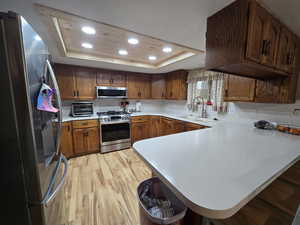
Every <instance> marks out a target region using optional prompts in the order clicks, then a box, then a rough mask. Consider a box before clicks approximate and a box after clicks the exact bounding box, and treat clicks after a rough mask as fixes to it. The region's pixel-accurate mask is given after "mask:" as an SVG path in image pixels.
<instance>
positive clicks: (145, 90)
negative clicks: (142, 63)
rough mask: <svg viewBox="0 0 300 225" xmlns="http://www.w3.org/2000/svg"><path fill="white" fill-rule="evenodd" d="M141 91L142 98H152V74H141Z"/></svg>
mask: <svg viewBox="0 0 300 225" xmlns="http://www.w3.org/2000/svg"><path fill="white" fill-rule="evenodd" d="M138 78H139V83H140V86H139V93H140V98H142V99H150V98H151V75H139V77H138Z"/></svg>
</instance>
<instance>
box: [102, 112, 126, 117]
mask: <svg viewBox="0 0 300 225" xmlns="http://www.w3.org/2000/svg"><path fill="white" fill-rule="evenodd" d="M128 114H130V113H128V112H124V111H106V112H97V115H98V116H113V115H128Z"/></svg>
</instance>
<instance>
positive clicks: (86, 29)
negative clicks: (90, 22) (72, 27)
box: [81, 26, 96, 34]
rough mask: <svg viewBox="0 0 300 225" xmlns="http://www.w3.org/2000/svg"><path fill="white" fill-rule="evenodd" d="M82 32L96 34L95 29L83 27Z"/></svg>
mask: <svg viewBox="0 0 300 225" xmlns="http://www.w3.org/2000/svg"><path fill="white" fill-rule="evenodd" d="M81 30H82V32H84V33H86V34H96V30H95V29H94V28H93V27H88V26H85V27H82V28H81Z"/></svg>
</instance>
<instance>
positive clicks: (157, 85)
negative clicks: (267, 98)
mask: <svg viewBox="0 0 300 225" xmlns="http://www.w3.org/2000/svg"><path fill="white" fill-rule="evenodd" d="M165 97H166V81H165V75H163V74H158V75H152V82H151V98H152V99H164V98H165Z"/></svg>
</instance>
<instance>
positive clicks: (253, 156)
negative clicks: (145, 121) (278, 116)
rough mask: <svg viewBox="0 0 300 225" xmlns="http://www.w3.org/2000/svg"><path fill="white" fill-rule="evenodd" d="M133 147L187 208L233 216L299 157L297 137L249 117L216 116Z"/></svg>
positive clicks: (219, 216)
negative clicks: (192, 128)
mask: <svg viewBox="0 0 300 225" xmlns="http://www.w3.org/2000/svg"><path fill="white" fill-rule="evenodd" d="M133 148H134V150H135V151H136V152H137V153H138V155H139V156H140V157H141V158H142V159H143V160H144V161H145V162H146V164H148V165H149V166H150V168H151V169H153V170H154V171H155V173H156V174H157V175H158V176H159V178H160V179H161V180H162V181H163V182H164V183H166V184H167V185H168V186H169V187H170V188H171V189H172V190H173V191H174V192H175V194H176V195H177V196H178V197H179V198H180V199H181V200H182V201H183V202H184V203H185V204H186V206H187V207H188V208H190V209H192V210H193V211H194V212H195V213H197V214H200V215H202V216H205V217H208V218H215V219H222V218H228V217H230V216H232V215H234V214H235V213H236V212H237V211H238V210H239V209H240V208H242V207H243V206H244V205H245V204H247V203H248V202H249V201H250V200H251V199H252V198H254V197H255V196H256V195H257V194H258V193H259V192H261V191H262V190H263V189H264V188H265V187H267V186H268V185H269V184H270V183H271V182H272V181H273V180H275V179H276V178H277V177H278V176H279V175H281V174H282V173H283V172H284V171H286V170H287V169H288V168H289V167H290V166H292V165H293V164H294V163H295V162H296V161H297V160H299V159H300V137H299V136H293V135H289V134H284V133H280V132H278V131H269V130H258V129H256V128H254V126H253V123H250V122H249V121H248V122H239V123H238V122H224V121H219V122H216V123H213V124H212V126H211V128H207V129H202V130H196V131H190V132H184V133H179V134H173V135H168V136H162V137H157V138H151V139H146V140H142V141H139V142H137V143H135V144H134V145H133Z"/></svg>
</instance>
